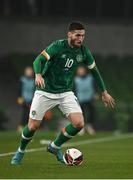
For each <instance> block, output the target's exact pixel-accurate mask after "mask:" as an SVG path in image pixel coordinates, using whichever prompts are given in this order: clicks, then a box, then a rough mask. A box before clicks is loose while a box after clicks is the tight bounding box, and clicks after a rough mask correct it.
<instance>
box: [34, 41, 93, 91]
mask: <svg viewBox="0 0 133 180" xmlns="http://www.w3.org/2000/svg"><path fill="white" fill-rule="evenodd" d="M41 54H42V55H43V56H44V57H45V58H44V61H46V60H47V61H46V63H44V64H43V63H42V67H41V69H42V70H41V74H42V77H43V78H44V81H45V87H44V88H40V87H37V89H38V90H43V91H46V92H50V93H63V92H67V91H72V89H73V77H74V75H75V71H76V69H77V66H78V65H79V64H80V63H83V64H86V65H87V66H88V67H89V68H90V69H91V68H93V67H94V66H95V61H94V58H93V56H92V55H91V52H90V50H89V49H88V48H86V47H85V46H83V45H82V46H81V47H80V48H72V47H70V46H69V44H68V40H67V39H63V40H57V41H55V42H53V43H52V44H51V45H49V46H48V47H47V48H46V49H44V51H42V53H41Z"/></svg>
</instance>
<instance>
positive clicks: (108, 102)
mask: <svg viewBox="0 0 133 180" xmlns="http://www.w3.org/2000/svg"><path fill="white" fill-rule="evenodd" d="M87 53H88V54H87V64H88V68H89V70H90V71H91V73H92V75H93V77H94V78H95V80H96V82H97V84H98V87H99V88H100V90H101V92H102V101H103V103H104V105H105V107H112V108H114V106H115V100H114V99H113V97H112V96H111V95H110V94H109V93H108V91H107V89H106V87H105V83H104V81H103V78H102V76H101V74H100V72H99V70H98V68H97V66H96V63H95V60H94V58H93V56H92V55H91V53H90V51H89V50H88V52H87Z"/></svg>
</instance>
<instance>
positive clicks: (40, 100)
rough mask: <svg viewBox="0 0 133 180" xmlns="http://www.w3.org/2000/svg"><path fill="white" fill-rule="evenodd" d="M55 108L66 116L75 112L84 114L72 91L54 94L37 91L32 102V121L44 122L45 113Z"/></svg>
mask: <svg viewBox="0 0 133 180" xmlns="http://www.w3.org/2000/svg"><path fill="white" fill-rule="evenodd" d="M55 106H58V107H59V109H60V110H61V111H62V112H63V114H65V115H66V116H68V115H69V114H70V113H74V112H80V113H82V110H81V108H80V105H79V103H78V100H77V97H76V96H75V95H74V93H73V92H72V91H69V92H65V93H59V94H53V93H47V92H44V91H39V90H37V91H35V94H34V97H33V100H32V104H31V109H30V115H29V116H30V118H32V119H36V120H42V119H43V117H44V115H45V113H46V112H47V111H48V110H50V109H52V108H54V107H55Z"/></svg>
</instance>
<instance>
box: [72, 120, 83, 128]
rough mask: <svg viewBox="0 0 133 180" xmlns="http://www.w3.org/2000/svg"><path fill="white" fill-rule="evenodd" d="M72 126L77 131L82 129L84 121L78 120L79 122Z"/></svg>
mask: <svg viewBox="0 0 133 180" xmlns="http://www.w3.org/2000/svg"><path fill="white" fill-rule="evenodd" d="M74 126H75V127H76V128H78V129H82V128H83V127H84V121H83V120H79V121H77V122H75V124H74Z"/></svg>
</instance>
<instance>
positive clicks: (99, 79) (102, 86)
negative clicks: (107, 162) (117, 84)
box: [85, 48, 106, 92]
mask: <svg viewBox="0 0 133 180" xmlns="http://www.w3.org/2000/svg"><path fill="white" fill-rule="evenodd" d="M85 64H86V65H87V66H88V68H89V69H90V72H91V73H92V75H93V77H94V78H95V80H96V83H97V85H98V87H99V88H100V90H101V91H102V92H104V91H105V90H106V87H105V84H104V81H103V79H102V76H101V74H100V72H99V70H98V68H97V66H96V63H95V60H94V58H93V56H92V54H91V52H90V50H89V49H88V48H86V59H85Z"/></svg>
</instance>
